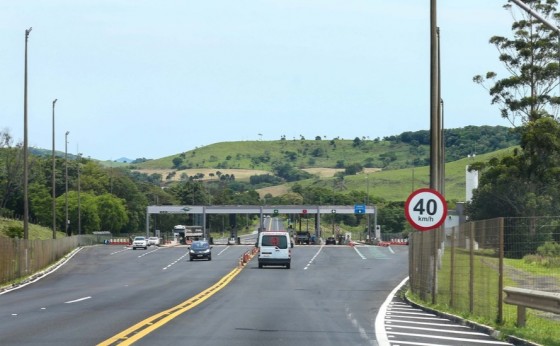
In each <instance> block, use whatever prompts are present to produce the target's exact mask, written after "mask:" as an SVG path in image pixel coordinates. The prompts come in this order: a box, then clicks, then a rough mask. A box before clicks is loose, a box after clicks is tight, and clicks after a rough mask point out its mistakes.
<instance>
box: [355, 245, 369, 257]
mask: <svg viewBox="0 0 560 346" xmlns="http://www.w3.org/2000/svg"><path fill="white" fill-rule="evenodd" d="M354 251H356V252H357V253H358V255H359V256H360V257H361V258H362V259H367V258H366V256H364V255H362V253H361V252H360V250H358V248H356V247H355V246H354Z"/></svg>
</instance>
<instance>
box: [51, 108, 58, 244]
mask: <svg viewBox="0 0 560 346" xmlns="http://www.w3.org/2000/svg"><path fill="white" fill-rule="evenodd" d="M56 100H57V99H54V101H53V102H52V177H51V178H52V179H51V180H52V237H53V239H56V159H55V155H54V151H55V146H54V105H55V104H56Z"/></svg>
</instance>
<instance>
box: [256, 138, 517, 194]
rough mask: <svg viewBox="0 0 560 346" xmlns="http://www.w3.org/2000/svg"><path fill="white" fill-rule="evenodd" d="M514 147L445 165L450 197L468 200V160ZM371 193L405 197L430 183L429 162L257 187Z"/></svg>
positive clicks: (278, 190) (275, 190) (266, 190)
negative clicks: (427, 164)
mask: <svg viewBox="0 0 560 346" xmlns="http://www.w3.org/2000/svg"><path fill="white" fill-rule="evenodd" d="M512 150H513V147H512V148H507V149H502V150H498V151H495V152H492V153H488V154H483V155H477V156H476V157H475V158H464V159H461V160H457V161H454V162H449V163H446V165H445V177H446V178H445V191H444V195H445V198H446V199H447V200H449V201H464V200H465V193H466V192H465V188H466V183H465V170H466V166H467V165H468V164H471V163H473V162H475V161H482V162H484V161H488V160H490V159H491V158H492V157H501V156H503V155H506V154H510V153H511V152H512ZM368 183H369V193H370V195H371V196H374V197H380V198H383V199H385V200H388V201H404V200H406V198H407V197H408V195H409V194H410V193H411V192H412V191H414V190H415V189H419V188H422V187H429V185H430V180H429V166H422V167H415V168H404V169H397V170H390V171H389V170H387V171H377V172H371V171H370V172H369V173H365V172H364V173H360V174H357V175H348V176H345V177H344V180H343V183H342V184H341V183H340V182H339V181H338V180H337V178H335V177H331V178H325V177H324V178H322V179H318V178H315V179H306V180H301V181H298V182H295V183H287V184H283V185H279V186H273V187H267V188H263V189H259V190H257V191H258V192H259V193H260V194H261V196H264V195H266V194H267V193H270V194H271V195H272V196H277V195H281V194H284V193H286V192H288V191H289V190H290V188H291V187H292V186H293V185H295V184H300V185H301V186H303V187H308V186H315V187H323V188H328V189H333V190H334V191H336V192H338V193H349V192H351V191H363V192H366V191H367V190H368Z"/></svg>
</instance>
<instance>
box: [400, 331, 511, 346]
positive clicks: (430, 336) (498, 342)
mask: <svg viewBox="0 0 560 346" xmlns="http://www.w3.org/2000/svg"><path fill="white" fill-rule="evenodd" d="M390 334H394V335H406V336H415V337H420V338H428V339H438V340H452V341H461V342H464V343H473V344H475V345H480V344H489V345H510V346H511V344H510V343H509V342H501V341H494V340H480V339H465V338H450V337H445V336H437V335H433V334H415V333H397V332H390ZM391 342H392V343H395V341H394V340H393V341H391Z"/></svg>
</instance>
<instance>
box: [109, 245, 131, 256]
mask: <svg viewBox="0 0 560 346" xmlns="http://www.w3.org/2000/svg"><path fill="white" fill-rule="evenodd" d="M128 250H130V248H128V247H125V248H124V249H122V250H119V251H115V252H111V253H110V254H109V255H115V254H118V253H121V252H125V251H128Z"/></svg>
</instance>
